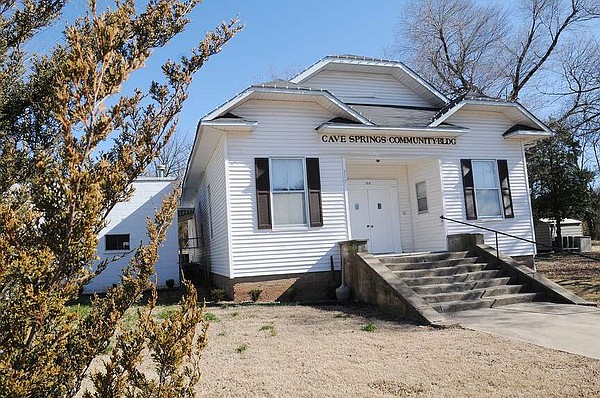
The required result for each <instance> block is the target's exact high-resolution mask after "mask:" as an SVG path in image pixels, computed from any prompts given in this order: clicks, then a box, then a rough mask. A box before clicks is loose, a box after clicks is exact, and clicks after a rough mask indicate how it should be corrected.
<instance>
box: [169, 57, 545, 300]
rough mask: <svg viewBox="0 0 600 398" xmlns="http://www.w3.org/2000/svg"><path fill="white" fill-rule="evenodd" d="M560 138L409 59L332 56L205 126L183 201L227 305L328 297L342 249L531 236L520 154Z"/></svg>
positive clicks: (513, 251)
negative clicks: (255, 296) (452, 89)
mask: <svg viewBox="0 0 600 398" xmlns="http://www.w3.org/2000/svg"><path fill="white" fill-rule="evenodd" d="M551 134H552V133H551V132H550V130H549V129H548V127H547V126H546V125H545V124H544V123H542V122H541V121H540V120H539V119H538V118H536V117H535V116H534V115H532V114H531V113H530V112H529V111H528V110H527V109H525V108H524V107H523V106H521V105H520V104H518V103H514V102H506V101H503V100H499V99H495V98H489V97H486V96H483V95H480V94H477V93H467V94H465V95H463V96H460V97H458V98H455V99H450V98H448V97H446V96H445V95H444V94H442V93H441V92H440V91H439V90H437V89H436V88H435V87H433V86H432V85H430V84H429V83H428V82H426V81H425V80H424V79H422V78H421V77H420V76H418V75H417V74H416V73H415V72H413V71H412V70H411V69H410V68H408V67H407V66H406V65H404V64H403V63H401V62H398V61H391V60H380V59H373V58H367V57H357V56H348V55H344V56H327V57H325V58H323V59H321V60H320V61H318V62H317V63H315V64H314V65H312V66H311V67H309V68H308V69H306V70H305V71H304V72H302V73H300V74H299V75H298V76H296V77H295V78H293V79H292V80H290V81H283V80H276V81H272V82H268V83H264V84H259V85H254V86H251V87H249V88H247V89H246V90H244V91H242V92H241V93H239V94H238V95H237V96H235V97H234V98H232V99H231V100H230V101H228V102H226V103H225V104H223V105H221V106H219V107H217V108H216V109H215V110H214V111H212V112H210V113H209V114H208V115H206V116H204V117H203V118H202V119H201V121H200V122H199V123H198V128H197V132H196V138H195V142H194V146H193V150H192V154H191V156H190V159H189V162H188V165H187V171H186V175H185V179H184V182H183V192H182V199H181V203H182V206H183V207H184V208H186V209H189V210H190V211H191V212H193V221H192V223H193V224H194V225H195V228H194V230H195V231H197V236H198V240H199V241H200V246H201V247H202V250H201V253H202V257H203V259H204V260H203V261H204V263H205V264H206V266H207V267H208V270H207V271H208V272H209V273H210V274H211V275H212V277H213V280H214V282H215V283H216V284H217V285H218V286H220V287H223V288H224V289H226V290H227V292H228V294H229V296H230V297H233V298H234V299H236V300H238V299H239V300H246V299H248V298H249V295H248V292H249V291H250V290H252V289H261V290H264V294H268V295H269V296H268V297H269V298H273V299H276V298H279V297H281V295H283V294H284V292H286V291H288V292H290V289H291V291H293V292H295V294H296V297H297V298H298V299H301V298H309V297H310V298H323V297H326V292H327V291H328V289H329V288H330V286H331V283H332V282H331V280H332V276H331V275H332V272H331V271H332V268H334V269H335V270H339V268H340V253H339V245H338V242H340V241H346V240H349V239H367V240H368V248H369V251H370V252H371V253H373V254H384V253H388V254H389V253H411V252H431V251H446V250H448V243H447V237H448V236H449V235H453V234H460V233H473V232H477V233H484V234H485V238H486V240H487V241H488V243H490V244H493V242H494V233H493V232H489V231H485V230H481V229H480V228H479V227H485V228H487V229H493V230H499V231H503V232H506V233H509V234H512V235H516V236H519V237H523V238H526V239H529V240H533V238H534V224H533V219H532V212H531V204H530V201H529V188H528V184H527V169H526V163H525V155H524V146H525V145H530V144H532V143H534V142H535V141H536V140H539V139H542V138H545V137H548V136H550V135H551ZM442 215H443V216H445V219H441V218H440V216H442ZM190 230H191V229H190ZM498 240H499V248H500V250H501V251H502V252H504V253H506V254H509V255H511V256H514V257H524V258H531V257H532V256H533V255H534V254H535V246H534V245H533V244H531V243H527V242H524V241H520V240H517V239H513V238H510V237H507V236H500V237H499V239H498Z"/></svg>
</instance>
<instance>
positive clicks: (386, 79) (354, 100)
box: [302, 70, 431, 107]
mask: <svg viewBox="0 0 600 398" xmlns="http://www.w3.org/2000/svg"><path fill="white" fill-rule="evenodd" d="M302 85H303V86H309V87H314V88H321V89H326V90H328V91H329V92H331V93H332V94H333V95H335V96H336V97H338V98H340V99H341V100H342V101H344V102H347V103H350V104H376V105H402V106H424V107H428V106H431V104H429V103H428V102H427V101H426V100H424V99H423V98H421V97H420V96H419V95H418V94H416V93H415V92H414V91H412V90H411V89H410V88H408V87H407V86H406V85H404V84H402V83H401V82H400V81H398V79H396V78H395V77H393V76H391V75H388V74H382V73H364V72H342V71H331V70H325V71H321V72H319V73H318V74H316V75H315V76H313V77H311V78H310V79H308V80H306V81H305V82H303V83H302Z"/></svg>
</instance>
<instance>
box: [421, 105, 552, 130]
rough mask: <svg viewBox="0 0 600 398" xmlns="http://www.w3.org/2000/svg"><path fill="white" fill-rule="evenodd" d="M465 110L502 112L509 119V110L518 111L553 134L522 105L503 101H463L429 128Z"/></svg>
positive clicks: (535, 124)
mask: <svg viewBox="0 0 600 398" xmlns="http://www.w3.org/2000/svg"><path fill="white" fill-rule="evenodd" d="M463 108H464V109H467V108H471V109H473V108H479V109H486V110H487V109H489V110H492V111H500V112H502V113H505V115H506V116H507V117H508V115H507V112H508V110H516V111H517V112H519V113H520V114H521V115H523V116H524V117H525V118H526V120H527V121H529V122H530V123H531V124H532V125H534V126H535V127H536V128H538V129H540V130H541V131H544V132H548V133H551V130H550V128H549V127H548V126H547V125H546V124H545V123H543V122H542V121H541V120H540V119H538V118H537V117H535V116H534V115H533V114H532V113H531V112H529V111H528V110H527V109H525V107H523V106H522V105H521V104H519V103H518V102H508V101H503V100H498V101H489V100H483V101H482V100H463V101H460V102H459V103H457V104H456V105H455V106H454V107H452V108H450V109H448V110H447V111H446V112H445V113H444V114H442V115H440V116H439V117H438V118H437V119H435V120H434V121H432V122H431V123H430V124H429V126H430V127H437V126H439V125H440V124H442V123H443V122H445V121H447V120H448V119H449V118H450V117H452V115H454V114H455V113H457V112H458V111H459V110H461V109H463Z"/></svg>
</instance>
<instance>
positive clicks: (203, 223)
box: [196, 137, 231, 276]
mask: <svg viewBox="0 0 600 398" xmlns="http://www.w3.org/2000/svg"><path fill="white" fill-rule="evenodd" d="M225 140H226V139H225V138H224V137H223V138H222V139H221V140H220V141H219V144H218V145H217V148H216V149H215V152H213V156H212V158H211V159H210V161H209V162H208V165H207V166H206V171H205V172H204V175H203V176H202V179H201V182H200V188H199V195H198V196H197V198H196V214H197V215H199V217H198V219H197V221H198V224H199V225H198V232H199V233H200V236H201V237H202V240H203V241H204V244H205V250H206V260H207V261H208V265H209V267H210V270H211V272H214V273H215V274H219V275H223V276H231V269H230V264H229V232H228V220H227V211H228V209H227V188H226V186H227V178H226V173H225V164H226V161H225ZM209 191H210V194H209Z"/></svg>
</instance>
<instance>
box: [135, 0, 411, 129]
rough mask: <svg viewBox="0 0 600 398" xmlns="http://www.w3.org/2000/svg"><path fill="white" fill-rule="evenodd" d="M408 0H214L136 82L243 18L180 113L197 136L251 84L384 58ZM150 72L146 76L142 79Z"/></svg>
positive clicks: (198, 78) (209, 0) (183, 126)
mask: <svg viewBox="0 0 600 398" xmlns="http://www.w3.org/2000/svg"><path fill="white" fill-rule="evenodd" d="M402 3H403V1H390V0H370V1H360V0H345V1H343V0H321V1H315V0H305V1H301V2H300V1H275V0H261V1H259V0H207V1H205V2H204V3H203V4H201V5H200V6H198V7H197V9H196V10H195V11H194V12H193V14H192V15H191V19H192V20H193V22H192V23H191V24H190V25H189V27H188V29H187V30H186V31H185V32H184V33H183V34H182V35H181V36H179V37H178V38H177V39H176V40H174V41H173V42H172V43H171V44H170V45H169V48H168V49H165V51H162V50H161V51H160V52H158V53H157V54H155V55H156V56H155V57H154V59H153V60H152V62H150V63H149V64H148V65H147V67H146V68H145V70H142V71H140V72H142V73H137V74H136V76H134V77H135V79H134V80H133V81H132V82H131V83H133V84H135V85H138V84H140V83H141V84H144V83H146V79H147V78H148V77H149V76H152V75H154V73H148V72H151V71H154V70H156V71H158V68H157V67H158V66H159V65H160V64H161V63H162V61H163V60H164V59H165V58H166V56H170V57H178V56H180V55H183V54H184V53H185V52H186V51H187V49H188V48H189V47H190V46H191V45H193V43H195V42H197V41H199V40H200V38H201V37H203V36H204V32H205V31H206V30H208V29H210V28H211V27H213V26H214V25H216V24H217V23H219V22H220V21H222V20H224V19H229V18H231V17H235V16H238V17H239V18H240V20H241V22H242V23H244V24H245V26H246V27H245V29H244V30H243V31H242V32H240V33H239V34H238V35H237V36H236V37H235V38H234V39H233V40H232V41H231V42H230V43H229V44H228V45H227V46H226V47H225V48H224V50H223V52H221V53H220V54H218V55H216V56H215V57H213V58H212V59H211V60H210V61H209V62H208V63H207V64H206V65H205V66H204V67H203V68H202V69H201V70H200V71H199V72H198V74H197V75H196V77H195V79H194V83H193V85H192V87H191V90H190V97H189V99H188V101H187V102H186V104H185V107H184V110H183V113H182V115H181V123H180V129H181V130H182V131H190V132H193V131H194V129H195V125H196V123H197V120H198V119H199V118H201V117H202V116H204V115H205V114H206V113H208V112H209V111H211V110H212V109H213V108H215V107H217V106H218V105H220V104H222V103H223V102H225V101H227V100H228V99H230V98H231V97H233V96H234V95H235V94H237V93H238V92H240V91H242V90H243V89H245V88H246V87H248V86H249V85H251V84H255V83H258V82H263V81H268V80H272V79H271V78H272V71H274V72H275V73H276V74H279V75H281V76H286V75H289V74H290V72H293V71H298V72H299V71H302V70H303V69H304V68H306V67H308V66H310V65H312V64H313V63H314V62H316V61H317V60H319V59H320V58H322V57H323V56H325V55H328V54H345V53H350V54H360V55H366V56H373V57H382V56H383V52H384V47H385V46H386V45H391V44H392V42H393V36H394V29H395V26H396V20H397V15H398V12H399V10H400V8H401V5H402ZM138 75H144V76H138Z"/></svg>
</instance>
